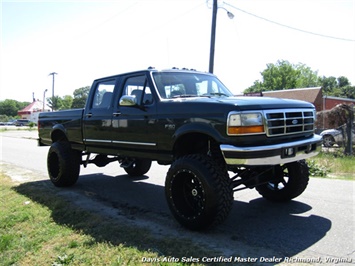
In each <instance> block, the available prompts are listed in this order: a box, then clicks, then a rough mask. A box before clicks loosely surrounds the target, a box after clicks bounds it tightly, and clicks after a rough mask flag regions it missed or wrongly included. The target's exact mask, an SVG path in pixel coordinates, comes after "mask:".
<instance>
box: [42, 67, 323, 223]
mask: <svg viewBox="0 0 355 266" xmlns="http://www.w3.org/2000/svg"><path fill="white" fill-rule="evenodd" d="M314 124H315V109H314V106H313V105H312V104H310V103H307V102H303V101H295V100H286V99H277V98H265V97H234V96H233V95H232V93H231V92H230V91H229V90H228V89H227V88H226V87H225V86H224V85H223V84H222V83H221V82H220V81H219V80H218V79H217V77H216V76H214V75H212V74H209V73H202V72H197V71H194V70H186V69H182V70H178V69H170V70H162V71H159V70H156V69H151V68H149V69H147V70H142V71H136V72H131V73H125V74H120V75H116V76H111V77H106V78H101V79H97V80H95V81H94V82H93V85H92V87H91V91H90V93H89V96H88V99H87V103H86V106H85V108H84V109H75V110H67V111H58V112H47V113H41V114H40V116H39V121H38V130H39V145H50V146H51V147H50V149H49V152H48V158H47V166H48V174H49V177H50V179H51V181H52V182H53V184H54V185H55V186H58V187H66V186H71V185H74V184H75V183H76V182H77V180H78V177H79V172H80V166H81V165H83V166H84V167H86V166H87V164H89V163H94V164H96V165H97V166H99V167H103V166H105V165H107V164H108V163H110V162H113V161H118V162H119V163H120V165H121V167H123V169H124V170H125V171H126V173H127V174H128V175H130V176H141V175H144V174H146V173H147V172H148V171H149V169H150V167H151V163H152V161H156V162H158V163H159V164H163V165H170V168H169V170H168V173H167V176H166V180H165V194H166V199H167V202H168V205H169V208H170V210H171V212H172V214H173V215H174V217H175V218H176V220H177V221H178V222H179V223H180V224H182V225H183V226H185V227H187V228H189V229H192V230H201V229H206V228H209V227H212V226H215V225H217V224H219V223H221V222H222V221H223V220H224V219H225V218H226V217H227V215H228V213H229V211H230V209H231V207H232V204H233V193H234V192H235V191H238V190H241V189H245V188H255V189H256V190H257V191H258V192H259V193H260V194H261V195H262V196H263V197H264V198H266V199H268V200H272V201H289V200H291V199H293V198H295V197H297V196H299V195H300V194H301V193H302V192H303V191H304V190H305V189H306V187H307V184H308V180H309V171H308V166H307V164H306V162H305V159H306V158H309V157H311V156H314V155H316V154H317V153H318V152H319V149H320V145H321V137H320V136H318V135H315V134H314V129H315V128H314Z"/></svg>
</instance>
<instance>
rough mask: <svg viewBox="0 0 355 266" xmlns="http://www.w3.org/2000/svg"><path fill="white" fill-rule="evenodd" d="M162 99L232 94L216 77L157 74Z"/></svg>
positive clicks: (176, 73) (155, 74)
mask: <svg viewBox="0 0 355 266" xmlns="http://www.w3.org/2000/svg"><path fill="white" fill-rule="evenodd" d="M153 77H154V81H155V84H156V85H157V88H158V91H159V94H160V97H161V98H165V99H168V98H177V97H202V96H206V97H222V96H223V97H225V96H227V97H228V96H232V93H231V92H230V91H229V90H228V89H227V88H226V87H225V86H224V85H223V84H222V83H221V82H220V81H219V80H218V79H217V78H216V77H215V76H212V75H207V74H203V73H194V72H191V73H186V72H181V73H179V72H156V73H153Z"/></svg>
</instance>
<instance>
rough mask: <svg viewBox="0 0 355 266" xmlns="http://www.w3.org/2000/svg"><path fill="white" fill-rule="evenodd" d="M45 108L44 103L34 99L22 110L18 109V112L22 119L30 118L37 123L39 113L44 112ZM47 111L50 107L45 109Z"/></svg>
mask: <svg viewBox="0 0 355 266" xmlns="http://www.w3.org/2000/svg"><path fill="white" fill-rule="evenodd" d="M44 108H45V106H44V104H43V102H42V101H40V100H34V101H33V102H32V103H30V104H29V105H27V106H26V107H25V108H23V109H22V110H20V111H18V112H17V114H18V115H19V116H20V117H21V119H28V120H30V121H31V122H35V123H37V121H38V115H39V113H40V112H43V109H44ZM44 111H45V112H49V111H50V110H49V109H45V110H44Z"/></svg>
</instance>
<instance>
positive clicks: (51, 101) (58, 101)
mask: <svg viewBox="0 0 355 266" xmlns="http://www.w3.org/2000/svg"><path fill="white" fill-rule="evenodd" d="M47 102H48V104H47V105H48V106H49V107H50V108H51V109H53V111H56V110H59V109H60V107H61V106H62V102H63V100H62V98H60V96H58V95H57V96H54V97H48V98H47Z"/></svg>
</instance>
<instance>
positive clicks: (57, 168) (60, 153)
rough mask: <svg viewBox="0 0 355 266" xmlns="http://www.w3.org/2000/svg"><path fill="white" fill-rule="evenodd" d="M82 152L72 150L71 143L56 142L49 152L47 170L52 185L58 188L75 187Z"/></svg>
mask: <svg viewBox="0 0 355 266" xmlns="http://www.w3.org/2000/svg"><path fill="white" fill-rule="evenodd" d="M80 163H81V152H79V151H76V150H73V149H71V147H70V143H68V142H64V141H57V142H54V143H53V144H52V145H51V147H50V148H49V151H48V156H47V169H48V175H49V178H50V180H51V181H52V183H53V184H54V185H55V186H57V187H69V186H72V185H74V184H75V183H76V182H77V180H78V178H79V173H80Z"/></svg>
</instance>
